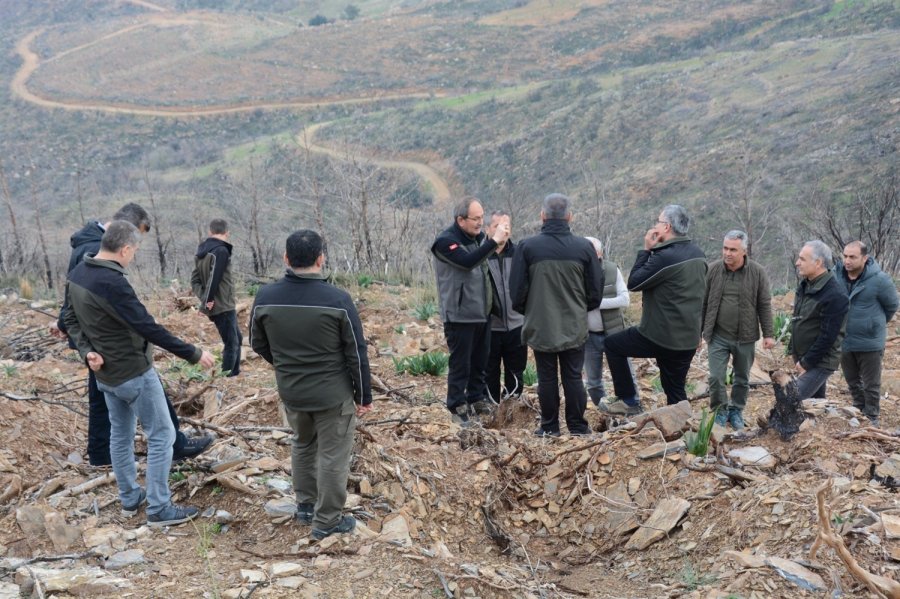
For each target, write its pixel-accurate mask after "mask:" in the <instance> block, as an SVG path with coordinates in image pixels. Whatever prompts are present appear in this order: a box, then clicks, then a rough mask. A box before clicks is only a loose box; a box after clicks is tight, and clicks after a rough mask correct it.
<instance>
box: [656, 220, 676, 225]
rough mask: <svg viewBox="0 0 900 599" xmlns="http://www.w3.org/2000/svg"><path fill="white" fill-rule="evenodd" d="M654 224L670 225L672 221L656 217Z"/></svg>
mask: <svg viewBox="0 0 900 599" xmlns="http://www.w3.org/2000/svg"><path fill="white" fill-rule="evenodd" d="M656 224H657V225H671V224H672V223H670V222H669V221H667V220H659V219H656Z"/></svg>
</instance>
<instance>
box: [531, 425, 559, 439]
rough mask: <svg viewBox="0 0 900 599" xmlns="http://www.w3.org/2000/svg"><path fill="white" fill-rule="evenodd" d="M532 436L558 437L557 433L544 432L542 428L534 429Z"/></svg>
mask: <svg viewBox="0 0 900 599" xmlns="http://www.w3.org/2000/svg"><path fill="white" fill-rule="evenodd" d="M534 436H535V437H558V436H559V431H545V430H544V427H542V426H539V427H537V428H536V429H534Z"/></svg>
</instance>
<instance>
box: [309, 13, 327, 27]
mask: <svg viewBox="0 0 900 599" xmlns="http://www.w3.org/2000/svg"><path fill="white" fill-rule="evenodd" d="M330 22H331V21H329V20H328V17H326V16H324V15H316V16H314V17H313V18H311V19H310V20H309V26H310V27H318V26H319V25H327V24H328V23H330Z"/></svg>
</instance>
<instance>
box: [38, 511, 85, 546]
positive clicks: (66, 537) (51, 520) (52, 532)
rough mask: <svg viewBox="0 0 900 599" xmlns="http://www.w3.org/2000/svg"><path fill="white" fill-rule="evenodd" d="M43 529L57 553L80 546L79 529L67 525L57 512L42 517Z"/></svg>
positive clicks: (78, 527)
mask: <svg viewBox="0 0 900 599" xmlns="http://www.w3.org/2000/svg"><path fill="white" fill-rule="evenodd" d="M44 528H45V529H46V531H47V535H48V536H49V537H50V540H51V541H53V546H54V547H55V548H56V550H57V551H67V550H69V549H70V548H72V547H74V546H75V545H81V527H80V526H70V525H69V524H67V523H66V519H65V518H64V517H63V515H62V514H60V513H59V512H47V514H45V515H44Z"/></svg>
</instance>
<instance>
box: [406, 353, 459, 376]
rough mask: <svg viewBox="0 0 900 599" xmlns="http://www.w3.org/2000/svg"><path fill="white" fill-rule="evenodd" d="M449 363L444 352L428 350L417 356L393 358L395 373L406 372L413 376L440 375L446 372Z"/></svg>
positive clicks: (448, 358)
mask: <svg viewBox="0 0 900 599" xmlns="http://www.w3.org/2000/svg"><path fill="white" fill-rule="evenodd" d="M449 363H450V356H449V355H448V354H445V353H444V352H428V353H424V354H419V355H417V356H407V357H405V358H400V359H399V360H398V359H397V358H394V368H395V369H396V370H397V374H403V373H404V372H408V373H409V374H411V375H413V376H421V375H423V374H430V375H432V376H441V375H443V374H444V373H445V372H447V365H448V364H449Z"/></svg>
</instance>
